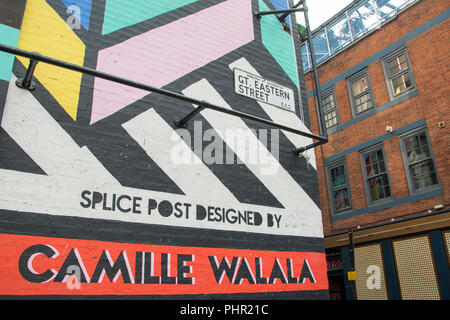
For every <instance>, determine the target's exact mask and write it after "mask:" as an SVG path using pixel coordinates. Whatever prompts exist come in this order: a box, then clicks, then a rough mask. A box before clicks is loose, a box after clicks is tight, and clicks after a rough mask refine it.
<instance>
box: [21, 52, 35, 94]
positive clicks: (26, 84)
mask: <svg viewBox="0 0 450 320" xmlns="http://www.w3.org/2000/svg"><path fill="white" fill-rule="evenodd" d="M37 64H38V61H36V60H33V59H30V64H29V65H28V69H27V72H26V73H25V77H23V79H17V81H16V85H17V86H18V87H19V88H22V89H27V90H30V91H33V90H34V89H36V84H35V83H34V82H33V74H34V70H36V66H37Z"/></svg>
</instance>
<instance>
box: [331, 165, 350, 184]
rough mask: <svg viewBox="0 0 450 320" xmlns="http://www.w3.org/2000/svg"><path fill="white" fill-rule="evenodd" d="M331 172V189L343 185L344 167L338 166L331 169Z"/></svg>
mask: <svg viewBox="0 0 450 320" xmlns="http://www.w3.org/2000/svg"><path fill="white" fill-rule="evenodd" d="M330 171H331V185H332V186H333V187H337V186H340V185H343V184H345V181H346V180H345V171H344V166H343V165H342V166H339V167H336V168H333V169H331V170H330Z"/></svg>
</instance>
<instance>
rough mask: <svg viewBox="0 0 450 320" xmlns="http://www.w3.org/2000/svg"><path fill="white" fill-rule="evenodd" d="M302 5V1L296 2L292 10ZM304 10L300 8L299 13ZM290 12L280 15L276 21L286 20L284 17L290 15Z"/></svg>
mask: <svg viewBox="0 0 450 320" xmlns="http://www.w3.org/2000/svg"><path fill="white" fill-rule="evenodd" d="M302 4H303V0H300V1H299V2H297V4H295V5H294V6H293V7H292V8H293V9H294V8H298V7H299V6H300V5H302ZM303 10H304V9H303V8H301V9H300V10H299V11H303ZM290 13H291V12H286V13H285V14H282V15H281V16H280V17H279V18H278V19H279V20H280V21H284V19H286V17H287V16H288V15H289V14H290Z"/></svg>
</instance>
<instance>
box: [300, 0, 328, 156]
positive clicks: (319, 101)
mask: <svg viewBox="0 0 450 320" xmlns="http://www.w3.org/2000/svg"><path fill="white" fill-rule="evenodd" d="M302 3H303V9H304V11H303V13H304V16H305V24H306V32H307V34H308V40H307V42H308V47H309V52H310V54H311V64H312V69H313V75H314V85H315V87H316V96H317V106H318V108H317V112H318V114H319V117H318V118H319V124H320V131H321V134H322V138H323V139H325V140H326V142H324V143H327V142H328V133H327V129H326V127H325V122H324V116H323V110H322V95H321V92H320V83H319V75H318V72H317V66H316V56H315V52H314V46H313V43H312V35H311V28H310V26H309V18H308V7H307V6H306V0H303V1H302ZM322 144H323V143H322ZM316 146H317V144H316V143H313V144H310V145H309V146H306V147H301V148H297V149H294V150H293V153H294V154H295V155H296V156H299V155H300V154H301V153H303V152H305V151H306V150H308V149H311V148H314V147H316Z"/></svg>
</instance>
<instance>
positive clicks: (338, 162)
mask: <svg viewBox="0 0 450 320" xmlns="http://www.w3.org/2000/svg"><path fill="white" fill-rule="evenodd" d="M339 166H343V167H344V174H345V181H346V183H345V185H344V186H343V185H340V186H338V187H333V183H332V180H331V170H332V169H334V168H337V167H339ZM325 169H326V178H327V186H328V195H329V201H330V212H331V215H332V216H336V215H339V214H341V213H344V212H348V211H351V210H353V201H352V192H351V188H350V181H349V175H348V170H347V162H346V160H345V158H343V159H339V160H336V161H333V162H332V163H329V164H327V165H326V166H325ZM343 188H347V192H348V199H349V208H346V209H342V210H339V211H336V209H335V207H334V198H333V192H334V191H335V190H339V189H343Z"/></svg>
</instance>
